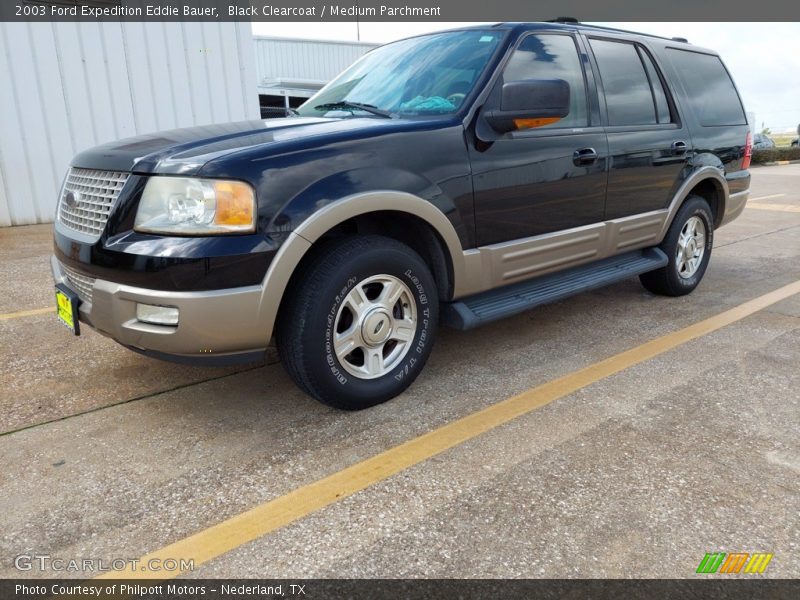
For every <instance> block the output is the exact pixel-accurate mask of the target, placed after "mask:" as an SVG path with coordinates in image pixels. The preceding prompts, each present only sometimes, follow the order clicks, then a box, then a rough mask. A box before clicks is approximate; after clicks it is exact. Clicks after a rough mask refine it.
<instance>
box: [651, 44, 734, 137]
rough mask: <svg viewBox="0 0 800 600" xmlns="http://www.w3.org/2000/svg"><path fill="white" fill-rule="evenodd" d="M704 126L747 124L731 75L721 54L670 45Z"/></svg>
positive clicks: (694, 107) (679, 71) (678, 69)
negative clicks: (720, 57)
mask: <svg viewBox="0 0 800 600" xmlns="http://www.w3.org/2000/svg"><path fill="white" fill-rule="evenodd" d="M667 52H668V54H669V57H670V60H671V61H672V64H673V65H675V70H676V71H677V72H678V76H679V77H680V79H681V82H683V87H684V88H685V89H686V94H687V96H688V101H689V104H690V105H691V107H692V108H693V109H694V112H695V114H696V115H697V118H698V119H699V120H700V125H703V126H706V127H716V126H720V125H745V124H746V123H747V119H746V117H745V116H744V109H743V108H742V103H741V101H740V100H739V94H737V93H736V88H735V87H733V81H731V76H730V75H728V71H726V70H725V67H724V66H723V64H722V61H721V60H720V59H719V57H717V56H712V55H710V54H700V53H699V52H691V51H689V50H678V49H676V48H668V49H667Z"/></svg>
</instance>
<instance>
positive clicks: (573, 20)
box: [547, 17, 580, 23]
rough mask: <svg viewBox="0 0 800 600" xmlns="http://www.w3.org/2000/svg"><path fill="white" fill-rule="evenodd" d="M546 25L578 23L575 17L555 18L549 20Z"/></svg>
mask: <svg viewBox="0 0 800 600" xmlns="http://www.w3.org/2000/svg"><path fill="white" fill-rule="evenodd" d="M547 22H548V23H580V21H578V19H576V18H575V17H556V18H555V19H550V20H549V21H547Z"/></svg>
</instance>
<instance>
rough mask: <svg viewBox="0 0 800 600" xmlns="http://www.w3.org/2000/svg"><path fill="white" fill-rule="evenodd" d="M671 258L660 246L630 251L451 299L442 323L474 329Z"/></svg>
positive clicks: (637, 273)
mask: <svg viewBox="0 0 800 600" xmlns="http://www.w3.org/2000/svg"><path fill="white" fill-rule="evenodd" d="M668 262H669V261H668V259H667V255H666V254H664V253H663V252H662V251H661V250H660V249H659V248H646V249H645V250H637V251H635V252H627V253H625V254H620V255H619V256H612V257H610V258H605V259H603V260H599V261H596V262H592V263H589V264H586V265H581V266H580V267H574V268H572V269H568V270H566V271H561V272H559V273H553V274H551V275H544V276H542V277H537V278H535V279H530V280H528V281H523V282H521V283H513V284H511V285H507V286H505V287H502V288H498V289H494V290H490V291H488V292H482V293H480V294H475V295H474V296H469V297H467V298H464V299H462V300H459V301H456V302H448V303H447V304H443V305H442V315H441V320H442V323H443V324H445V325H448V326H450V327H455V328H456V329H472V328H473V327H478V326H479V325H483V324H484V323H491V322H492V321H497V320H498V319H504V318H506V317H510V316H511V315H516V314H518V313H521V312H524V311H526V310H528V309H531V308H534V307H536V306H540V305H542V304H548V303H550V302H555V301H557V300H561V299H562V298H567V297H569V296H574V295H575V294H580V293H581V292H586V291H588V290H594V289H597V288H600V287H603V286H606V285H609V284H611V283H615V282H617V281H622V280H623V279H628V278H629V277H633V276H634V275H640V274H641V273H647V272H648V271H654V270H655V269H660V268H661V267H664V266H666V265H667V263H668Z"/></svg>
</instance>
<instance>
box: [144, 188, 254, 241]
mask: <svg viewBox="0 0 800 600" xmlns="http://www.w3.org/2000/svg"><path fill="white" fill-rule="evenodd" d="M133 228H134V229H135V230H136V231H142V232H146V233H177V234H184V235H211V234H219V233H242V232H252V231H255V229H256V200H255V194H254V193H253V188H251V187H250V186H249V185H247V184H246V183H243V182H241V181H223V180H221V179H197V178H188V177H151V178H150V179H149V180H148V181H147V185H145V188H144V192H143V193H142V198H141V200H140V201H139V211H138V212H137V213H136V221H135V223H134V226H133Z"/></svg>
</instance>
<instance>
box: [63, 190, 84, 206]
mask: <svg viewBox="0 0 800 600" xmlns="http://www.w3.org/2000/svg"><path fill="white" fill-rule="evenodd" d="M79 201H80V192H73V191H71V190H70V191H68V192H67V193H66V194H64V204H66V205H67V206H69V207H70V208H75V207H76V206H77V205H78V202H79Z"/></svg>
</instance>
